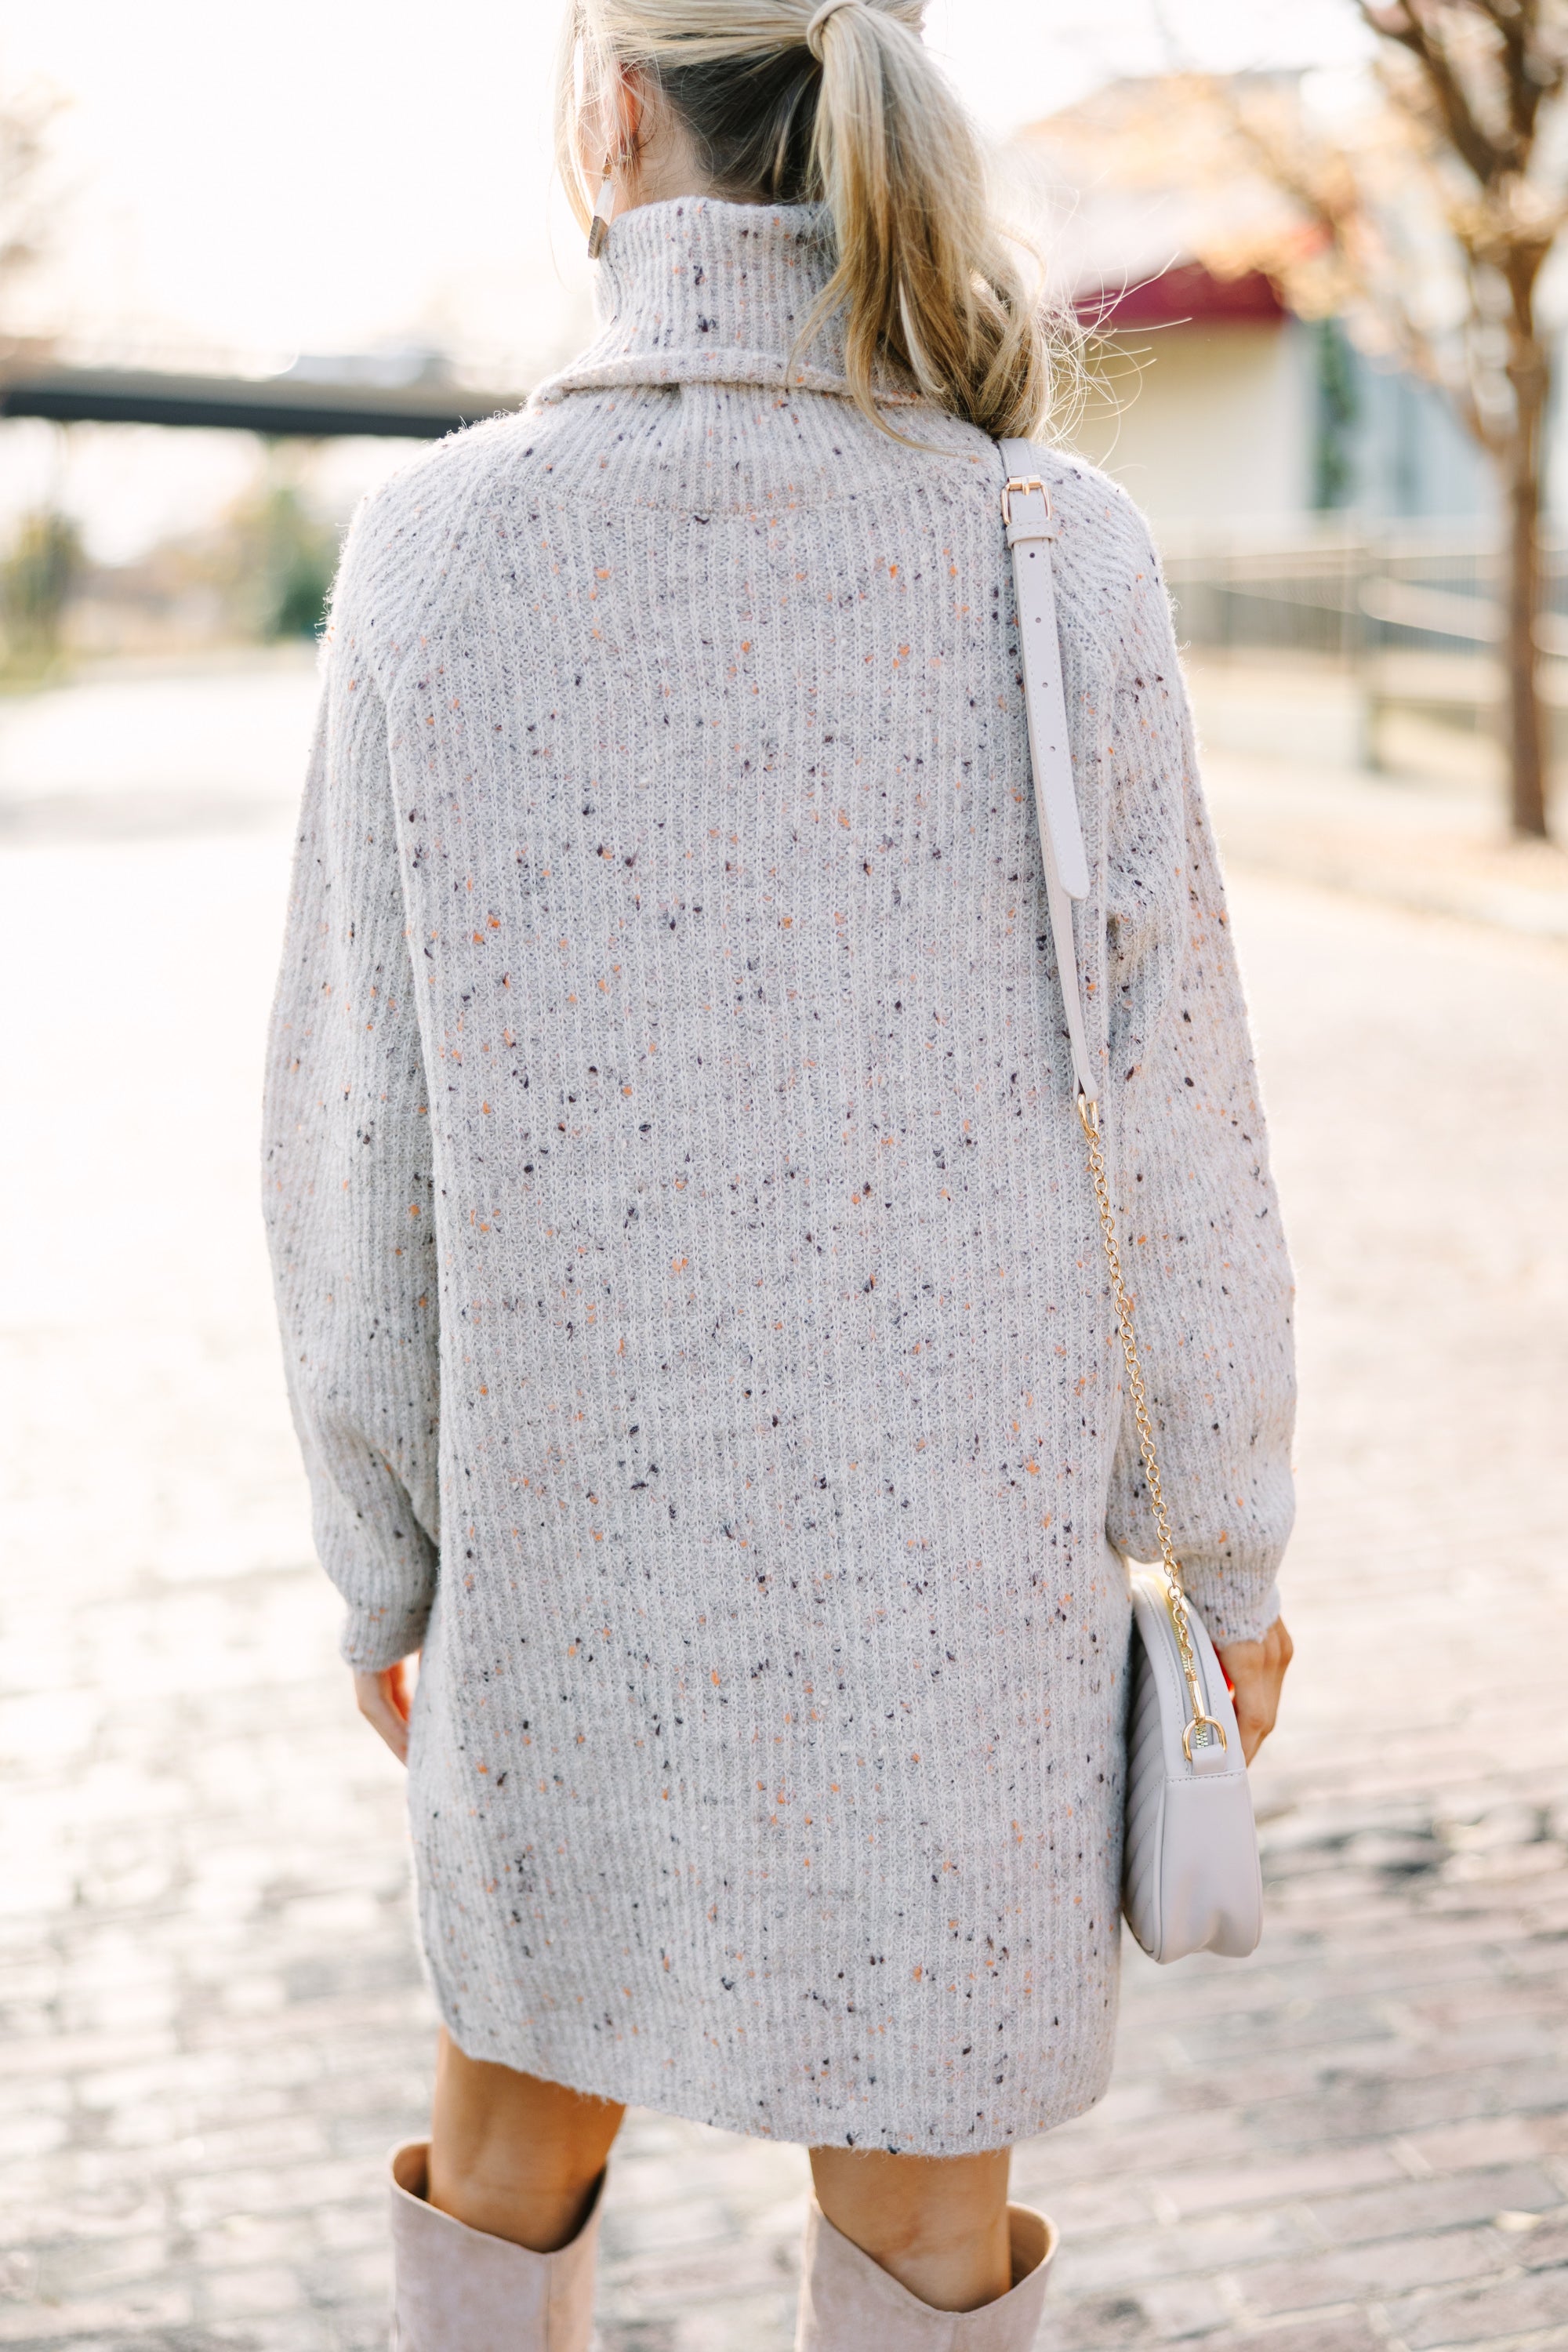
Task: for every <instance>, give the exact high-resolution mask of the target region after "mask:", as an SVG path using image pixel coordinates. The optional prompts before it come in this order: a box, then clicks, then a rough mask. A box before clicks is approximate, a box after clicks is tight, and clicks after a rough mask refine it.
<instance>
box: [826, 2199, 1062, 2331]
mask: <svg viewBox="0 0 1568 2352" xmlns="http://www.w3.org/2000/svg"><path fill="white" fill-rule="evenodd" d="M1007 2221H1008V2227H1009V2232H1010V2235H1011V2239H1012V2246H1013V2285H1012V2289H1011V2291H1010V2293H1008V2294H1005V2295H1004V2296H1003V2297H1002V2299H1001V2301H1000V2302H999V2303H988V2304H986V2305H984V2308H983V2309H981V2310H979V2311H933V2310H932V2309H931V2305H930V2304H929V2303H922V2302H921V2299H920V2297H919V2296H918V2295H913V2294H910V2291H909V2289H908V2287H904V2286H900V2284H899V2282H898V2280H897V2279H896V2278H893V2277H891V2276H889V2273H888V2272H886V2271H885V2270H883V2269H882V2268H881V2266H880V2265H879V2263H874V2262H873V2261H872V2260H871V2257H870V2255H869V2254H863V2253H862V2252H861V2251H860V2249H859V2247H858V2246H857V2245H854V2244H852V2243H851V2242H850V2241H849V2240H848V2239H847V2237H845V2236H844V2234H843V2232H842V2231H838V2230H836V2229H835V2228H834V2226H833V2224H832V2222H831V2221H829V2220H828V2219H827V2216H826V2214H825V2213H824V2212H823V2210H822V2208H821V2207H820V2206H819V2205H818V2203H817V2202H816V2199H815V2197H814V2198H813V2199H812V2200H811V2209H810V2210H809V2212H808V2213H807V2214H806V2217H805V2264H804V2267H803V2269H802V2273H801V2281H800V2316H799V2318H798V2320H797V2321H796V2323H795V2352H1029V2347H1030V2345H1032V2344H1033V2342H1034V2340H1035V2331H1036V2329H1037V2327H1038V2326H1039V2324H1040V2308H1041V2305H1043V2303H1044V2302H1045V2297H1046V2281H1047V2277H1048V2276H1049V2274H1050V2267H1051V2257H1052V2256H1053V2254H1054V2253H1055V2252H1056V2250H1057V2232H1056V2227H1055V2224H1054V2223H1052V2222H1050V2221H1047V2219H1046V2217H1045V2215H1044V2214H1043V2213H1032V2212H1031V2211H1030V2210H1029V2208H1028V2207H1027V2206H1026V2205H1009V2206H1008V2208H1007Z"/></svg>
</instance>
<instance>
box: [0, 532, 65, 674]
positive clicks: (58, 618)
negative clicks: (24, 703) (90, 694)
mask: <svg viewBox="0 0 1568 2352" xmlns="http://www.w3.org/2000/svg"><path fill="white" fill-rule="evenodd" d="M82 569H83V559H82V545H81V534H80V532H79V530H78V529H77V526H76V524H75V523H74V522H73V521H72V520H71V518H70V517H69V515H67V514H61V513H60V511H59V509H58V508H55V507H41V508H38V509H36V510H35V511H34V512H33V513H31V514H26V515H24V516H23V517H22V520H21V521H20V522H19V523H18V524H17V526H16V533H15V536H14V537H13V539H12V541H11V544H10V546H9V548H8V549H7V550H6V551H5V556H4V557H3V558H0V621H3V622H4V626H5V654H6V659H7V666H8V667H18V668H22V669H25V670H26V669H37V668H44V667H47V665H48V664H49V663H50V662H51V661H52V660H53V659H54V657H55V656H56V655H57V654H58V651H59V645H60V634H61V629H62V625H63V624H64V620H65V614H66V608H67V606H68V604H69V603H70V599H71V592H72V590H73V589H74V588H75V586H76V584H77V582H78V581H79V578H80V577H81V573H82Z"/></svg>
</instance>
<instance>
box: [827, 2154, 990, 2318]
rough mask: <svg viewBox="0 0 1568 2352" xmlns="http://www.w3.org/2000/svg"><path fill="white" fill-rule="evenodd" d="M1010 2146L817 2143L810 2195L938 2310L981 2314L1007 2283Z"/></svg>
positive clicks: (887, 2268) (844, 2230)
mask: <svg viewBox="0 0 1568 2352" xmlns="http://www.w3.org/2000/svg"><path fill="white" fill-rule="evenodd" d="M1007 2163H1008V2158H1007V2150H1006V2149H1005V2148H999V2149H997V2150H995V2151H994V2153H993V2154H990V2155H986V2156H946V2157H932V2156H889V2155H888V2154H887V2153H886V2152H885V2150H882V2149H879V2148H850V2147H814V2148H813V2149H812V2151H811V2170H812V2178H813V2179H814V2180H815V2181H816V2201H817V2203H818V2204H819V2205H820V2206H821V2208H822V2210H823V2212H824V2213H825V2214H826V2218H827V2219H828V2221H831V2222H832V2224H833V2226H834V2228H835V2229H836V2230H837V2231H838V2232H839V2233H840V2235H841V2236H843V2237H846V2238H847V2239H848V2240H849V2241H850V2242H851V2244H853V2245H857V2246H858V2247H859V2248H860V2250H861V2252H862V2253H867V2254H869V2255H870V2257H871V2260H872V2261H873V2262H874V2263H877V2264H878V2266H879V2268H880V2269H882V2270H885V2271H887V2272H889V2273H890V2274H891V2275H892V2276H893V2277H894V2278H896V2279H897V2280H898V2282H899V2284H900V2286H903V2287H907V2288H908V2289H909V2292H910V2294H912V2295H917V2296H918V2297H919V2299H920V2300H921V2303H924V2304H929V2305H931V2308H932V2309H933V2310H935V2311H978V2310H980V2309H981V2308H982V2307H983V2306H984V2305H986V2304H988V2303H995V2302H996V2301H997V2300H998V2299H999V2298H1000V2297H1001V2296H1002V2295H1005V2294H1006V2293H1007V2292H1008V2290H1009V2289H1010V2287H1011V2286H1012V2284H1013V2257H1012V2251H1011V2245H1010V2241H1009V2234H1008V2221H1007Z"/></svg>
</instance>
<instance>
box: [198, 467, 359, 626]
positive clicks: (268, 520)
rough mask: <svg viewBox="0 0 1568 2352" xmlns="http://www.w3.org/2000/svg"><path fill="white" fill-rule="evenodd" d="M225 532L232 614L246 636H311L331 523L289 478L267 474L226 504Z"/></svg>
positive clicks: (332, 561)
mask: <svg viewBox="0 0 1568 2352" xmlns="http://www.w3.org/2000/svg"><path fill="white" fill-rule="evenodd" d="M226 541H227V545H226V551H225V552H226V557H227V568H228V569H229V571H230V579H231V582H232V593H233V597H234V604H235V611H236V617H237V620H238V621H239V622H240V625H241V626H242V627H244V628H245V629H246V631H247V634H250V635H257V636H260V637H268V638H272V639H277V638H279V637H310V636H314V635H316V633H317V631H318V630H319V629H320V628H321V622H322V619H323V617H324V615H325V613H326V607H327V593H328V591H329V590H330V588H331V584H332V574H333V572H334V571H335V570H336V569H337V561H338V534H337V532H336V530H334V529H333V527H332V525H331V523H330V522H324V521H323V520H321V517H320V516H319V515H316V514H313V513H312V512H311V510H310V508H309V507H308V506H307V505H306V503H305V500H304V499H303V498H302V497H301V496H300V491H299V490H298V488H296V487H295V485H294V484H293V483H292V482H287V481H284V482H279V481H276V480H274V481H272V482H269V483H268V485H267V486H266V487H265V488H263V489H261V490H260V491H259V492H258V494H257V495H256V496H255V497H253V498H249V499H243V500H242V501H241V502H240V504H239V505H238V506H237V507H236V508H234V509H232V511H231V512H230V514H229V517H228V520H227V528H226Z"/></svg>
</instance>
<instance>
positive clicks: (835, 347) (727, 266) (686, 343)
mask: <svg viewBox="0 0 1568 2352" xmlns="http://www.w3.org/2000/svg"><path fill="white" fill-rule="evenodd" d="M825 217H826V216H825V215H824V213H823V212H822V210H821V209H820V208H819V207H817V206H816V205H731V204H724V203H722V202H721V200H720V199H719V198H718V197H716V196H679V197H676V198H674V199H673V200H672V201H671V202H669V203H668V204H662V205H638V207H637V210H636V211H635V212H629V213H625V214H623V215H621V217H620V218H619V219H618V220H616V222H615V223H614V225H613V226H612V227H611V230H610V235H609V240H608V243H607V244H606V245H605V252H604V257H603V258H602V260H601V261H600V263H599V266H598V280H597V284H596V286H595V298H596V301H597V307H598V311H599V316H600V318H601V320H603V322H604V323H603V325H602V327H601V329H600V331H599V333H598V334H597V335H596V336H595V339H594V341H592V342H591V343H590V344H589V346H588V348H587V350H586V351H585V352H582V353H580V354H579V356H578V357H577V358H576V359H575V360H574V361H573V362H571V364H570V366H568V367H566V368H565V369H563V371H562V373H560V374H559V375H556V376H552V378H551V380H550V382H549V383H545V384H542V385H541V387H540V389H539V392H538V393H537V394H535V397H536V398H537V399H540V400H552V399H555V398H557V397H559V396H560V395H561V394H563V393H568V392H578V391H586V390H590V389H594V388H597V387H601V386H606V385H613V384H645V383H646V384H662V383H756V384H767V385H771V386H773V387H774V388H776V389H777V390H779V391H781V392H782V391H784V389H786V388H791V389H799V390H801V391H805V392H828V393H840V394H842V393H845V392H847V390H848V380H847V376H846V374H845V368H844V340H843V334H842V331H841V328H840V323H839V320H837V318H836V317H830V318H829V319H827V320H826V321H825V322H824V324H823V325H822V327H821V328H820V329H819V330H818V331H817V332H816V334H815V335H814V336H813V337H812V339H811V341H810V342H809V343H808V344H807V345H805V348H804V349H803V350H802V351H801V352H800V353H799V355H798V356H797V357H796V359H795V363H794V365H793V366H792V365H791V364H790V354H791V351H792V348H793V346H794V343H795V337H796V336H797V335H798V334H799V332H800V330H801V328H802V327H803V326H804V324H805V321H806V320H807V319H808V318H809V317H810V315H811V310H812V306H813V304H814V303H815V302H816V299H817V298H818V296H819V295H820V294H821V292H822V289H823V288H824V287H825V286H826V283H827V280H828V278H829V277H830V275H831V274H832V258H831V255H830V253H829V251H828V247H827V244H826V236H825ZM877 395H878V399H879V402H888V403H890V404H898V405H901V406H902V405H908V404H910V403H911V402H912V401H913V400H914V399H915V398H916V395H915V394H911V393H910V392H909V391H908V390H906V389H903V388H900V387H899V386H896V385H894V384H892V383H887V382H885V381H882V380H879V383H878V386H877Z"/></svg>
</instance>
